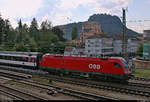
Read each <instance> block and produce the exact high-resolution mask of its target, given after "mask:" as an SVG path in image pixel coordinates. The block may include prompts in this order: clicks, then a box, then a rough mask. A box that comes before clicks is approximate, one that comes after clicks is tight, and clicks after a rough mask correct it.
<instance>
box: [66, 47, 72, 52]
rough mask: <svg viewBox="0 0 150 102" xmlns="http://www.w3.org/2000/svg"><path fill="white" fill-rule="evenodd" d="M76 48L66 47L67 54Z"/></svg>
mask: <svg viewBox="0 0 150 102" xmlns="http://www.w3.org/2000/svg"><path fill="white" fill-rule="evenodd" d="M73 49H74V47H66V48H65V52H72V51H73Z"/></svg>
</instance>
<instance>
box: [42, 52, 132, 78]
mask: <svg viewBox="0 0 150 102" xmlns="http://www.w3.org/2000/svg"><path fill="white" fill-rule="evenodd" d="M40 66H41V67H42V68H48V69H50V70H51V71H56V72H59V73H61V72H65V73H66V72H67V73H78V74H80V75H82V74H84V75H88V76H89V75H90V76H103V77H105V78H106V77H107V78H116V79H125V80H127V79H128V78H129V75H130V74H131V73H130V71H129V69H128V66H127V64H126V61H125V60H124V59H122V58H117V57H116V58H115V57H114V58H111V57H110V58H101V57H95V58H94V57H78V56H61V55H51V54H45V55H43V57H42V60H41V62H40Z"/></svg>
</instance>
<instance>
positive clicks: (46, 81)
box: [31, 76, 49, 83]
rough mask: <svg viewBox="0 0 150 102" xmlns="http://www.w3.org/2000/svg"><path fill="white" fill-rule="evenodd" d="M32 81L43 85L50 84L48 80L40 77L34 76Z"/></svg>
mask: <svg viewBox="0 0 150 102" xmlns="http://www.w3.org/2000/svg"><path fill="white" fill-rule="evenodd" d="M31 80H35V81H38V82H43V83H49V80H48V79H46V78H45V79H44V78H40V76H32V78H31Z"/></svg>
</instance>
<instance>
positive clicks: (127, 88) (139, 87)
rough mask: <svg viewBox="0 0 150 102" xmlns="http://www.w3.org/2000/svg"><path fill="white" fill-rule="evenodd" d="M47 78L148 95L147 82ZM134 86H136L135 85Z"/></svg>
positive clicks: (148, 86) (149, 86)
mask: <svg viewBox="0 0 150 102" xmlns="http://www.w3.org/2000/svg"><path fill="white" fill-rule="evenodd" d="M49 80H53V81H58V82H63V83H69V84H74V85H81V86H86V87H91V88H98V89H104V90H111V91H116V92H120V93H126V94H134V95H139V96H145V97H150V89H149V90H147V89H145V88H150V85H149V84H140V83H132V82H130V83H128V85H123V84H116V83H115V84H113V83H111V84H110V83H105V82H102V83H99V82H94V81H87V80H77V79H69V78H67V79H65V78H60V77H52V76H51V78H49ZM135 86H136V87H135Z"/></svg>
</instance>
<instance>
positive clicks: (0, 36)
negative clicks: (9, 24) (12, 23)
mask: <svg viewBox="0 0 150 102" xmlns="http://www.w3.org/2000/svg"><path fill="white" fill-rule="evenodd" d="M4 25H5V22H4V20H3V18H2V17H1V15H0V44H2V42H3V34H4Z"/></svg>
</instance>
